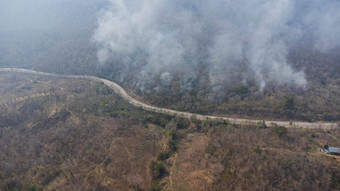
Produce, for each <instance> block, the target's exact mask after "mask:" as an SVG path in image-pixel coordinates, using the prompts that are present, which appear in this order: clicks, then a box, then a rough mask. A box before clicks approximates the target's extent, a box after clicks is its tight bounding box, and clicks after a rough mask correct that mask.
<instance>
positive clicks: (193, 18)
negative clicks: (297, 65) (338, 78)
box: [93, 0, 340, 88]
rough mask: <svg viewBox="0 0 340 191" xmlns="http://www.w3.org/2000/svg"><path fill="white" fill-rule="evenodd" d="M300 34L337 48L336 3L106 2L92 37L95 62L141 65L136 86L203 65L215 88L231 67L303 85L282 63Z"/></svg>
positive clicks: (228, 78)
mask: <svg viewBox="0 0 340 191" xmlns="http://www.w3.org/2000/svg"><path fill="white" fill-rule="evenodd" d="M306 36H308V38H310V39H312V40H313V42H314V48H315V49H319V50H321V51H327V50H329V49H332V48H335V47H337V46H339V44H340V1H338V0H322V1H321V0H308V1H307V0H277V1H271V0H238V1H235V0H210V1H204V0H110V5H109V6H108V7H107V8H106V9H104V10H102V11H101V12H100V13H99V17H98V26H97V29H96V30H95V33H94V35H93V41H94V42H95V43H96V44H97V46H98V59H99V61H100V62H102V63H104V62H110V61H112V60H115V61H117V60H118V61H119V63H120V64H121V63H123V64H125V65H130V66H131V65H136V66H140V67H141V68H142V69H141V71H140V76H141V77H139V79H141V81H140V82H139V84H145V83H146V82H147V81H148V80H150V79H152V78H154V77H160V80H163V81H164V82H163V83H165V84H169V83H170V82H169V80H171V79H172V76H173V75H174V74H176V73H180V74H182V75H183V76H184V77H183V79H191V80H194V78H196V77H197V76H195V73H193V71H194V69H195V68H197V66H198V65H199V64H202V63H203V64H206V65H207V66H208V67H207V68H208V70H209V75H210V81H211V82H212V84H213V85H215V86H217V87H218V86H223V85H225V84H228V83H231V82H232V80H233V79H232V78H233V75H235V73H236V74H238V75H241V76H243V78H244V79H246V78H249V76H250V75H251V76H253V79H255V80H256V83H257V84H258V85H259V87H260V88H263V87H265V85H266V83H268V82H274V83H277V84H293V85H297V86H304V85H306V83H307V82H306V78H305V74H304V72H303V71H297V70H294V69H293V68H292V67H291V65H290V63H288V61H287V55H288V53H289V47H290V46H292V45H294V44H296V43H299V42H300V41H301V40H302V39H303V38H305V37H306ZM188 76H190V77H188ZM183 81H186V80H183ZM186 82H188V81H186ZM189 84H190V80H189Z"/></svg>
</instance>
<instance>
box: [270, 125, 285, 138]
mask: <svg viewBox="0 0 340 191" xmlns="http://www.w3.org/2000/svg"><path fill="white" fill-rule="evenodd" d="M273 131H274V134H275V135H276V136H278V137H279V138H282V137H284V136H286V135H287V132H288V131H287V128H286V127H285V126H277V127H275V128H274V130H273Z"/></svg>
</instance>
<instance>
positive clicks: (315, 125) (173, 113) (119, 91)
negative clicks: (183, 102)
mask: <svg viewBox="0 0 340 191" xmlns="http://www.w3.org/2000/svg"><path fill="white" fill-rule="evenodd" d="M0 72H15V73H25V74H33V75H40V76H50V77H58V78H69V79H85V80H90V81H95V82H103V83H104V84H106V85H107V86H109V87H110V88H111V89H113V90H114V91H115V92H116V93H117V94H119V95H120V96H121V97H122V98H123V99H124V100H126V101H128V102H129V103H130V104H132V105H134V106H136V107H140V108H143V109H144V110H147V111H152V112H155V113H163V114H168V115H171V116H178V117H183V118H188V119H191V118H196V119H198V120H207V119H213V120H214V119H218V120H222V121H223V120H227V121H229V123H231V124H238V125H246V124H256V123H258V122H259V121H261V122H262V120H255V119H242V118H230V117H219V116H212V115H200V114H195V113H189V112H183V111H176V110H172V109H166V108H161V107H156V106H152V105H148V104H145V103H142V102H140V101H138V100H136V99H134V98H133V97H131V96H130V95H128V94H127V93H126V91H125V90H124V89H123V88H122V87H120V86H119V85H118V84H116V83H114V82H112V81H109V80H106V79H102V78H98V77H95V76H86V75H61V74H52V73H45V72H38V71H34V70H27V69H21V68H0ZM265 123H266V125H267V126H273V125H274V124H276V125H280V126H285V127H296V128H310V129H325V130H328V129H334V128H338V127H339V125H338V124H337V123H328V122H313V123H309V122H289V121H265Z"/></svg>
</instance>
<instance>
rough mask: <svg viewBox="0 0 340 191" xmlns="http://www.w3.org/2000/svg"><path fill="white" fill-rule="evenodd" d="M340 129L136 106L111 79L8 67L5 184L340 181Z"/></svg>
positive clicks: (1, 118)
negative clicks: (338, 149) (329, 151)
mask: <svg viewBox="0 0 340 191" xmlns="http://www.w3.org/2000/svg"><path fill="white" fill-rule="evenodd" d="M325 144H328V145H330V146H337V145H340V131H339V130H338V129H334V130H327V131H324V130H309V129H296V128H285V127H280V126H277V127H266V126H261V125H257V126H254V125H248V126H238V125H234V124H228V123H226V122H217V121H213V120H207V121H199V120H195V119H192V120H191V121H190V120H185V119H181V118H176V117H171V116H166V115H160V114H155V113H151V112H147V111H143V110H142V109H139V108H135V107H133V106H131V105H130V104H128V103H127V102H125V101H124V100H123V99H122V98H120V97H119V96H118V95H116V94H115V93H114V92H113V91H112V90H111V89H109V88H108V87H107V86H105V85H104V84H102V83H95V82H90V81H86V80H81V79H59V78H54V77H43V76H34V75H28V74H20V75H14V74H11V73H1V75H0V145H2V147H1V148H0V190H294V189H295V190H307V189H308V190H320V189H322V190H338V189H340V167H339V164H340V158H338V157H334V156H328V155H326V154H325V153H323V152H320V149H321V148H323V146H324V145H325Z"/></svg>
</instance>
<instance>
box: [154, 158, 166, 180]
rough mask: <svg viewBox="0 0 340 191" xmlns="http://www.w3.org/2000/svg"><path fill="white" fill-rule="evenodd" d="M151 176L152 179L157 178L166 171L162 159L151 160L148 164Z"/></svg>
mask: <svg viewBox="0 0 340 191" xmlns="http://www.w3.org/2000/svg"><path fill="white" fill-rule="evenodd" d="M150 170H151V176H152V178H153V179H156V180H159V179H161V178H162V177H163V176H165V174H166V173H167V171H166V169H165V166H164V164H163V162H162V161H152V162H151V164H150Z"/></svg>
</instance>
